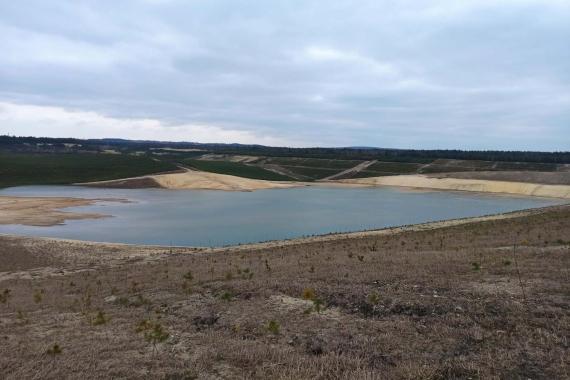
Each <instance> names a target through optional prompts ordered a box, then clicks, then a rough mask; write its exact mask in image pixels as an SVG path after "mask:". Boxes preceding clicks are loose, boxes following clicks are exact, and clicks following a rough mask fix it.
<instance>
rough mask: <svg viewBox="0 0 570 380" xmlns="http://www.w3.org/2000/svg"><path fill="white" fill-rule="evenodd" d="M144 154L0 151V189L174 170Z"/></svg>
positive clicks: (165, 163)
mask: <svg viewBox="0 0 570 380" xmlns="http://www.w3.org/2000/svg"><path fill="white" fill-rule="evenodd" d="M175 169H176V166H175V165H174V164H172V163H167V162H162V161H156V160H153V159H151V158H148V157H144V156H131V155H118V154H96V153H61V154H50V153H46V154H22V153H0V188H2V187H10V186H24V185H66V184H71V183H78V182H92V181H106V180H112V179H119V178H127V177H137V176H141V175H146V174H153V173H159V172H165V171H169V170H175Z"/></svg>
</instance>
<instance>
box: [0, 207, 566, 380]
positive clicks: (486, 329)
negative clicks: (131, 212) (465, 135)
mask: <svg viewBox="0 0 570 380" xmlns="http://www.w3.org/2000/svg"><path fill="white" fill-rule="evenodd" d="M513 243H515V244H516V248H513ZM0 258H1V261H0V294H1V296H0V297H1V298H0V301H5V303H2V302H0V339H1V341H2V344H0V375H1V376H0V377H1V378H6V379H27V378H38V379H50V378H79V377H82V378H153V379H154V378H159V379H160V378H164V379H192V378H199V379H215V378H225V379H235V378H256V379H336V378H343V379H376V378H378V379H380V378H389V379H392V378H396V379H399V378H401V379H416V378H421V379H447V378H465V379H467V378H471V379H476V378H481V379H492V378H497V379H498V378H501V379H505V378H506V379H511V378H512V379H518V378H520V379H527V378H531V379H540V378H544V379H562V378H568V377H569V376H570V360H569V358H570V355H569V354H570V347H569V341H568V336H570V312H569V311H570V296H569V295H570V273H569V268H570V266H569V261H570V206H560V207H554V208H548V209H545V210H544V211H543V212H539V213H533V214H530V215H527V216H519V217H514V218H510V219H501V220H488V221H477V222H473V223H468V224H463V225H456V226H450V227H444V228H439V229H435V230H423V231H400V230H395V231H394V232H393V233H391V234H382V235H381V234H379V235H370V236H354V235H353V236H351V237H346V238H342V237H340V238H336V239H331V240H328V241H327V240H321V241H319V240H317V241H312V242H310V241H309V242H305V243H302V244H289V245H285V246H282V247H279V246H267V245H266V246H260V248H255V247H251V246H248V247H245V248H242V249H235V248H234V249H229V250H190V249H174V250H172V251H170V250H169V249H168V248H148V247H146V248H145V247H140V248H139V247H133V246H120V245H105V244H83V243H74V242H62V241H52V240H40V239H38V240H34V239H29V238H10V237H1V238H0ZM6 289H8V290H9V293H8V292H5V290H6ZM303 296H305V297H303ZM303 298H308V299H303ZM318 309H320V310H318ZM142 321H147V322H144V323H141V322H142ZM157 326H159V327H157ZM137 327H139V332H137ZM145 329H146V330H145ZM145 333H146V334H145ZM164 333H167V334H168V338H166V335H165V334H164ZM145 335H146V338H148V339H145ZM162 335H164V337H165V338H166V339H165V340H164V341H162V342H159V341H160V340H161V339H160V338H161V336H162ZM153 338H155V340H156V342H155V343H156V344H153ZM54 344H57V345H58V347H59V348H60V349H61V352H60V353H57V352H58V350H57V349H56V350H53V346H54Z"/></svg>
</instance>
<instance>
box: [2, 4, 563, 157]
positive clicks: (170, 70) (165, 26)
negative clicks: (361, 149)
mask: <svg viewBox="0 0 570 380" xmlns="http://www.w3.org/2000/svg"><path fill="white" fill-rule="evenodd" d="M0 134H13V135H35V136H54V137H79V138H102V137H121V138H131V139H157V140H177V141H197V142H228V143H230V142H239V143H259V144H266V145H286V146H378V147H400V148H462V149H522V150H570V0H566V1H565V0H557V1H556V0H534V1H533V0H517V1H515V0H510V1H507V0H505V1H500V0H473V1H470V0H466V1H461V0H447V1H445V0H439V1H437V0H434V1H427V0H426V1H421V0H408V1H387V0H386V1H384V0H319V1H314V0H259V1H254V0H249V1H242V0H225V1H222V0H120V1H119V0H108V1H107V0H96V1H95V0H93V1H80V0H72V1H62V0H50V1H45V0H37V1H28V0H18V1H1V2H0Z"/></svg>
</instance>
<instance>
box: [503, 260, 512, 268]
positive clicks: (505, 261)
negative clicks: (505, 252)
mask: <svg viewBox="0 0 570 380" xmlns="http://www.w3.org/2000/svg"><path fill="white" fill-rule="evenodd" d="M503 265H504V266H506V267H507V266H509V265H511V260H504V261H503Z"/></svg>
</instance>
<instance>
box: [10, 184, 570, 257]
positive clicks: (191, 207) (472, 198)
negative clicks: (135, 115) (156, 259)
mask: <svg viewBox="0 0 570 380" xmlns="http://www.w3.org/2000/svg"><path fill="white" fill-rule="evenodd" d="M0 195H6V196H28V197H31V196H38V197H76V198H122V199H127V200H129V201H131V203H118V202H99V203H97V204H95V205H91V206H84V207H75V208H67V209H65V211H77V212H89V213H100V214H105V215H112V216H113V217H110V218H103V219H94V220H73V221H68V222H66V224H64V225H56V226H51V227H29V226H20V225H4V226H0V233H3V234H17V235H27V236H44V237H55V238H63V239H77V240H88V241H101V242H112V243H129V244H150V245H165V246H168V245H175V246H224V245H234V244H244V243H253V242H260V241H267V240H280V239H290V238H296V237H303V236H311V235H319V234H327V233H335V232H350V231H361V230H367V229H378V228H385V227H393V226H402V225H408V224H416V223H424V222H430V221H438V220H446V219H455V218H464V217H473V216H482V215H489V214H497V213H503V212H510V211H516V210H522V209H528V208H535V207H544V206H551V205H556V204H562V203H565V202H563V201H561V200H556V199H546V198H531V197H512V196H502V195H501V196H498V195H487V194H476V193H467V192H450V191H447V192H442V191H421V192H414V191H409V190H404V189H398V188H391V187H381V188H339V187H327V186H309V187H300V188H290V189H272V190H258V191H254V192H226V191H213V190H177V191H172V190H162V189H132V190H131V189H129V190H126V189H99V188H87V187H76V186H23V187H14V188H9V189H4V190H0Z"/></svg>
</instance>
